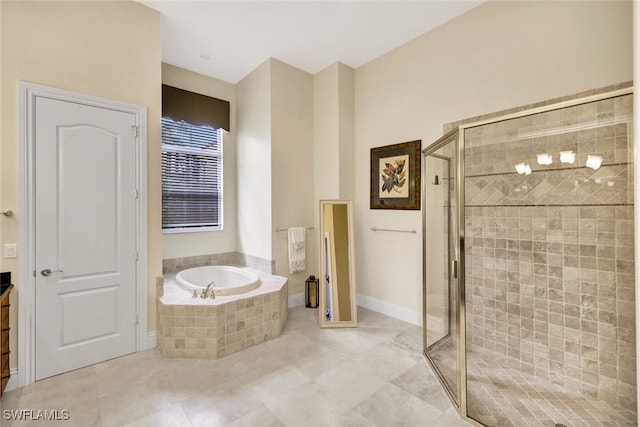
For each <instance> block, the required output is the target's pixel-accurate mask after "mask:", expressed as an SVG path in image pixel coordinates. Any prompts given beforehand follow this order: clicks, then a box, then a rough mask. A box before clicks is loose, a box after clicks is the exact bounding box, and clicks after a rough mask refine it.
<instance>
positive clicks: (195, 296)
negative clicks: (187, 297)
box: [191, 289, 198, 298]
mask: <svg viewBox="0 0 640 427" xmlns="http://www.w3.org/2000/svg"><path fill="white" fill-rule="evenodd" d="M191 297H192V298H198V291H196V290H195V289H194V290H193V295H191Z"/></svg>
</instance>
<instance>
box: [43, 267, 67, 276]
mask: <svg viewBox="0 0 640 427" xmlns="http://www.w3.org/2000/svg"><path fill="white" fill-rule="evenodd" d="M52 273H62V270H51V269H49V268H45V269H44V270H42V271H41V272H40V274H42V275H43V276H45V277H47V276H51V274H52Z"/></svg>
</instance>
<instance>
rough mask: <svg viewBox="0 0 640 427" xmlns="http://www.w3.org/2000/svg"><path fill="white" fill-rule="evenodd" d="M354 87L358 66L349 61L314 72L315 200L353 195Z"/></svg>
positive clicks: (347, 197) (344, 197) (345, 197)
mask: <svg viewBox="0 0 640 427" xmlns="http://www.w3.org/2000/svg"><path fill="white" fill-rule="evenodd" d="M354 90H355V70H354V69H353V68H351V67H349V66H347V65H344V64H341V63H335V64H333V65H331V66H329V67H327V68H325V69H324V70H322V71H319V72H318V73H316V74H314V75H313V154H314V193H315V195H316V202H317V201H318V200H322V199H325V200H326V199H349V200H351V199H353V196H354V193H353V191H354V171H353V161H354V139H355V131H354V113H355V110H354V109H355V105H354ZM316 217H317V214H316Z"/></svg>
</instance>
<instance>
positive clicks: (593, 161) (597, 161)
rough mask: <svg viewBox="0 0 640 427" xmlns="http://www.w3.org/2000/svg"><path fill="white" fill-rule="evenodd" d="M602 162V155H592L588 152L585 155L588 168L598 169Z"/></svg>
mask: <svg viewBox="0 0 640 427" xmlns="http://www.w3.org/2000/svg"><path fill="white" fill-rule="evenodd" d="M601 164H602V156H594V155H593V154H589V155H588V156H587V164H586V166H587V167H588V168H591V169H593V170H598V169H599V168H600V165H601Z"/></svg>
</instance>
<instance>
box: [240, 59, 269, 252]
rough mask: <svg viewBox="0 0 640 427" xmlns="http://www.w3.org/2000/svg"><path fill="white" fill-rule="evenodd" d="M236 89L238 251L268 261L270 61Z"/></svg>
mask: <svg viewBox="0 0 640 427" xmlns="http://www.w3.org/2000/svg"><path fill="white" fill-rule="evenodd" d="M236 88H237V89H236V90H237V100H238V107H237V112H238V120H237V123H238V131H237V134H236V135H237V136H236V138H237V151H236V156H237V171H238V172H237V174H238V176H237V182H238V187H237V188H238V251H239V252H242V253H245V254H247V255H251V256H254V257H259V258H263V259H267V260H271V259H272V254H271V234H272V230H271V226H272V221H271V215H272V214H271V200H272V197H271V60H268V61H266V62H264V63H263V64H262V65H260V66H259V67H258V68H256V69H255V70H253V71H252V72H251V73H250V74H249V75H248V76H246V77H245V78H244V79H242V80H241V81H240V82H238V84H237V86H236Z"/></svg>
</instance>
